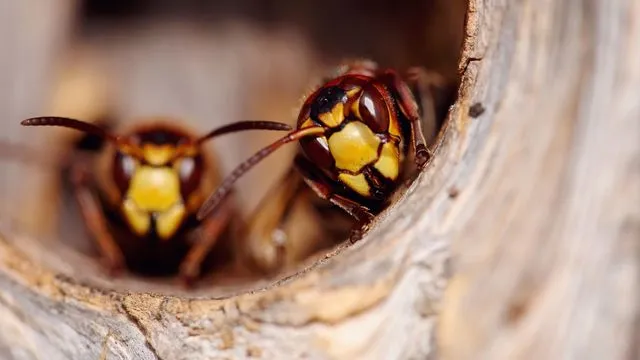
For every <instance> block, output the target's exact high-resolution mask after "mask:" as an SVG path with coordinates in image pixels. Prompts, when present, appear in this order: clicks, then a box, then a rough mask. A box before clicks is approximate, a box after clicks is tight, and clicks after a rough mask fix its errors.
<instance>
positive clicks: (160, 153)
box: [142, 144, 176, 166]
mask: <svg viewBox="0 0 640 360" xmlns="http://www.w3.org/2000/svg"><path fill="white" fill-rule="evenodd" d="M175 152H176V148H175V147H174V146H171V145H162V146H157V145H152V144H145V145H144V146H143V147H142V156H143V157H144V159H145V160H146V161H147V162H148V163H149V164H151V165H156V166H160V165H164V164H166V163H167V162H169V160H171V158H172V157H173V155H174V154H175Z"/></svg>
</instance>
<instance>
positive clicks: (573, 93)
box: [439, 0, 640, 359]
mask: <svg viewBox="0 0 640 360" xmlns="http://www.w3.org/2000/svg"><path fill="white" fill-rule="evenodd" d="M639 16H640V3H638V2H637V1H607V2H600V1H589V0H585V1H515V2H508V1H490V2H480V1H472V2H471V7H470V12H469V19H468V22H467V40H466V44H465V55H464V59H463V62H462V65H461V70H462V71H463V72H464V77H463V85H462V88H461V93H460V95H461V99H460V101H459V103H458V104H459V105H458V106H460V113H458V114H459V115H460V116H459V117H456V112H455V111H454V117H453V118H452V120H453V121H454V123H453V124H455V125H454V126H455V127H457V128H459V129H463V130H462V131H460V132H459V133H458V138H459V144H458V145H457V149H456V152H457V153H458V154H459V157H458V162H459V165H458V166H457V170H456V173H455V175H454V176H453V177H452V178H453V179H452V180H454V181H453V182H452V183H451V186H454V187H455V188H456V189H457V190H456V193H459V195H458V196H457V197H456V199H455V200H454V201H453V204H452V207H451V212H450V214H449V216H448V220H447V221H445V222H444V223H442V224H440V226H441V228H442V229H444V230H443V231H445V233H446V234H448V237H449V240H451V243H452V253H453V258H452V259H453V261H452V271H453V273H454V276H453V278H452V279H451V281H450V283H449V286H448V290H447V293H446V296H445V298H444V300H443V304H444V309H443V312H442V314H441V318H440V323H439V324H440V325H439V341H440V342H439V343H440V345H441V348H442V353H441V355H442V358H444V359H638V358H639V357H640V354H639V353H638V351H639V349H638V340H640V338H639V336H640V334H639V331H640V328H639V327H638V324H639V323H640V322H639V317H638V316H639V314H638V305H639V304H640V297H639V291H640V277H639V275H640V226H639V225H640V166H639V165H640V162H639V161H640V157H639V155H640V96H638V94H639V93H640V67H639V66H638V65H639V64H640V62H639V61H638V59H640V42H638V41H637V39H638V37H639V36H640V21H639V20H638V19H639ZM476 104H481V105H476ZM480 106H481V107H482V108H484V109H485V111H484V112H483V113H482V114H481V115H480V116H478V117H476V118H469V117H466V116H465V115H466V114H467V112H468V111H470V110H473V109H474V108H475V111H474V112H476V113H478V111H477V109H479V108H480ZM453 124H452V125H453Z"/></svg>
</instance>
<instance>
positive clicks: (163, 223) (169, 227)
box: [156, 204, 186, 239]
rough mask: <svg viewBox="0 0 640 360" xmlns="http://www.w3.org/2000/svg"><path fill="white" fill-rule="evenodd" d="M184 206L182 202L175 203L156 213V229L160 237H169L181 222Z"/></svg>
mask: <svg viewBox="0 0 640 360" xmlns="http://www.w3.org/2000/svg"><path fill="white" fill-rule="evenodd" d="M185 213H186V211H185V208H184V205H183V204H176V205H174V206H172V207H171V208H170V209H169V210H167V211H165V212H162V213H160V214H158V217H157V218H156V231H157V233H158V236H160V238H162V239H168V238H170V237H171V236H172V235H173V234H174V233H175V232H176V231H177V230H178V228H179V227H180V224H182V219H184V216H185Z"/></svg>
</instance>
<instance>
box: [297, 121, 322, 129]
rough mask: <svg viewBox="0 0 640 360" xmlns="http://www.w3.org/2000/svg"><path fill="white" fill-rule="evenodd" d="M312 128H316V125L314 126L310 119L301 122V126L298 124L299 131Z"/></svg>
mask: <svg viewBox="0 0 640 360" xmlns="http://www.w3.org/2000/svg"><path fill="white" fill-rule="evenodd" d="M312 126H318V125H316V124H315V123H314V122H313V120H311V118H306V119H305V120H304V121H303V122H302V124H300V129H305V128H308V127H312Z"/></svg>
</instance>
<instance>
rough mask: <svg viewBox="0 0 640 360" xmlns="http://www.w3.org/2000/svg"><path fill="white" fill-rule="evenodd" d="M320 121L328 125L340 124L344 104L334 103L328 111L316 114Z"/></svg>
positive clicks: (342, 119)
mask: <svg viewBox="0 0 640 360" xmlns="http://www.w3.org/2000/svg"><path fill="white" fill-rule="evenodd" d="M318 118H319V119H320V121H322V123H323V124H325V125H326V126H328V127H336V126H340V124H342V122H343V121H344V105H343V104H342V103H338V104H336V106H334V107H333V109H331V111H330V112H328V113H324V114H320V115H318Z"/></svg>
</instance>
